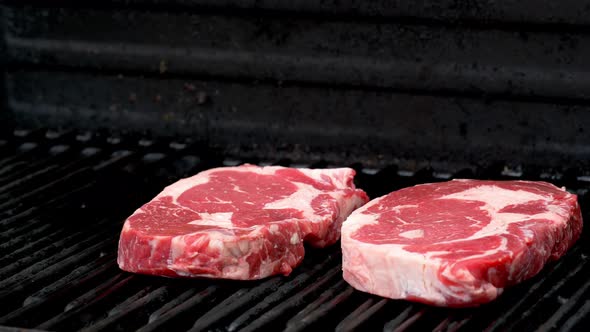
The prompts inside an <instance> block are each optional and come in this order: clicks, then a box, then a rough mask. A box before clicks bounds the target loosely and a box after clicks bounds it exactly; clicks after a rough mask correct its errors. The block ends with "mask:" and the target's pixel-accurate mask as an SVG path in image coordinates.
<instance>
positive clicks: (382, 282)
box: [342, 180, 582, 307]
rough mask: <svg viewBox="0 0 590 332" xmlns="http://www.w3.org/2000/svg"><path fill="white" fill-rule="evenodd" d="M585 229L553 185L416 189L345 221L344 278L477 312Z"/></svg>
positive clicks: (569, 198)
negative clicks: (465, 307) (481, 306)
mask: <svg viewBox="0 0 590 332" xmlns="http://www.w3.org/2000/svg"><path fill="white" fill-rule="evenodd" d="M581 231H582V216H581V213H580V207H579V205H578V202H577V197H576V195H573V194H570V193H568V192H567V191H565V190H563V189H559V188H557V187H555V186H554V185H551V184H549V183H545V182H529V181H478V180H453V181H449V182H442V183H431V184H423V185H418V186H414V187H410V188H405V189H402V190H399V191H395V192H392V193H390V194H388V195H385V196H383V197H380V198H377V199H375V200H373V201H371V202H369V203H368V204H366V205H365V206H363V207H362V208H360V209H358V210H356V211H355V212H353V213H352V214H351V215H350V216H349V217H348V219H347V220H346V221H345V222H344V225H343V227H342V250H343V270H344V279H345V280H346V281H347V282H349V283H350V284H351V285H352V286H353V287H354V288H356V289H359V290H361V291H365V292H369V293H372V294H377V295H381V296H384V297H388V298H393V299H406V300H411V301H418V302H423V303H428V304H433V305H437V306H450V307H464V306H476V305H479V304H482V303H486V302H489V301H491V300H493V299H495V298H496V297H498V296H499V295H500V294H501V293H502V291H503V289H504V288H505V287H507V286H510V285H513V284H515V283H518V282H520V281H523V280H525V279H528V278H530V277H532V276H534V275H535V274H537V273H538V272H539V271H540V270H541V269H542V267H543V265H544V264H545V263H546V262H547V261H550V260H555V259H558V258H559V257H561V256H562V255H563V254H564V253H565V252H566V251H567V250H568V249H569V248H570V247H571V246H572V244H573V243H574V242H575V241H576V240H577V239H578V237H579V236H580V233H581Z"/></svg>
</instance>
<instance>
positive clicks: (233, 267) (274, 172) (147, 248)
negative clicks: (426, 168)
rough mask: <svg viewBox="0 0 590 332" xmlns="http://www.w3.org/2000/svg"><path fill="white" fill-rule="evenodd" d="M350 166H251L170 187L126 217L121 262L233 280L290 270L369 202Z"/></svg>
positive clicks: (140, 269) (133, 267)
mask: <svg viewBox="0 0 590 332" xmlns="http://www.w3.org/2000/svg"><path fill="white" fill-rule="evenodd" d="M354 175H355V172H354V170H352V169H350V168H337V169H323V170H320V169H294V168H285V167H279V166H272V167H258V166H253V165H244V166H239V167H222V168H215V169H211V170H208V171H204V172H201V173H199V174H197V175H195V176H193V177H190V178H186V179H182V180H180V181H178V182H176V183H174V184H172V185H170V186H169V187H166V188H165V189H164V191H162V192H161V193H160V194H159V195H157V196H156V197H155V198H154V199H153V200H151V201H150V202H148V203H147V204H145V205H144V206H142V207H141V208H139V209H138V210H137V211H135V213H133V215H131V216H130V217H129V218H128V219H127V220H126V222H125V224H124V226H123V230H122V232H121V237H120V240H119V252H118V259H117V261H118V263H119V267H120V268H121V269H123V270H126V271H130V272H137V273H144V274H154V275H162V276H170V277H173V276H181V277H213V278H226V279H242V280H245V279H260V278H264V277H267V276H270V275H273V274H284V275H288V274H289V273H290V272H291V270H292V268H294V267H295V266H297V265H298V264H299V263H300V262H301V260H302V259H303V255H304V247H303V242H307V243H309V244H310V245H312V246H316V247H324V246H328V245H331V244H334V243H335V242H336V241H337V240H338V239H339V237H340V227H341V225H342V222H343V221H344V219H346V217H348V215H349V214H350V213H351V212H352V211H353V210H354V209H356V208H358V207H360V206H361V205H363V204H364V203H366V202H367V201H368V198H367V195H366V194H365V193H364V192H363V191H362V190H359V189H355V186H354V184H353V178H354Z"/></svg>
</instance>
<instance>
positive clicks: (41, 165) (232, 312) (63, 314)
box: [0, 131, 590, 331]
mask: <svg viewBox="0 0 590 332" xmlns="http://www.w3.org/2000/svg"><path fill="white" fill-rule="evenodd" d="M16 134H17V135H9V136H6V137H4V142H5V143H4V144H2V145H0V196H1V197H4V199H3V200H2V202H3V203H2V205H1V206H0V226H1V229H2V231H1V232H0V239H1V240H2V245H1V246H0V257H1V258H0V259H1V262H2V265H1V268H0V285H1V286H0V303H2V306H0V325H1V326H5V327H13V328H15V327H18V328H34V329H41V330H59V331H71V330H84V331H115V330H121V331H129V330H135V329H140V330H141V331H166V330H175V331H180V330H191V331H206V330H211V331H252V330H256V329H265V330H273V331H275V330H286V331H303V330H317V329H318V328H321V329H324V330H325V331H331V330H337V331H352V330H355V329H356V330H371V331H372V330H385V331H482V330H486V331H505V330H510V331H533V330H539V331H563V330H565V331H581V330H583V328H584V327H587V326H588V325H587V324H588V323H590V321H589V320H590V315H589V313H588V311H589V310H588V307H589V305H588V300H587V299H588V298H589V297H590V282H589V281H588V278H587V276H588V274H589V273H590V263H589V259H588V255H590V246H589V243H590V242H589V239H588V236H587V234H586V232H584V234H583V236H582V239H580V241H578V243H577V244H576V246H575V247H574V248H572V250H571V251H570V252H569V253H568V254H567V255H566V256H565V257H563V258H562V259H561V260H559V261H558V262H555V263H551V264H548V266H547V267H546V268H545V269H544V270H543V271H542V272H541V273H540V274H539V275H538V276H536V277H534V278H533V279H531V280H529V281H527V282H524V283H522V284H521V285H518V286H515V287H512V288H510V289H508V290H506V292H505V293H504V294H503V295H502V296H501V297H500V299H498V300H497V301H495V302H493V303H491V304H488V305H485V306H482V307H481V308H474V309H454V310H452V309H444V308H434V307H428V306H425V305H421V304H414V303H410V302H405V301H392V300H384V299H381V298H379V297H376V296H371V295H368V294H364V293H361V292H357V291H355V290H353V289H352V288H351V287H350V286H348V285H347V284H346V283H345V282H344V281H343V280H342V278H341V262H340V260H341V255H340V250H339V248H338V245H336V246H333V247H332V248H327V249H324V250H318V249H311V248H308V249H307V253H306V256H305V259H304V262H303V264H302V266H300V267H298V268H297V269H295V271H294V272H293V274H292V275H291V276H289V277H282V276H277V277H272V278H268V279H265V280H261V281H253V282H235V281H234V282H232V281H216V280H180V279H168V278H158V277H149V276H141V275H134V274H130V273H125V272H122V271H120V270H119V269H118V267H117V265H116V261H115V257H116V256H115V255H116V239H117V236H118V233H119V231H120V227H121V226H122V221H123V220H124V218H125V217H126V216H127V215H129V214H130V213H131V212H132V211H133V210H134V209H135V208H137V206H139V205H140V204H141V203H143V202H145V201H146V200H148V199H150V198H151V197H152V196H153V195H155V194H156V193H157V192H158V191H159V190H161V188H162V187H163V186H164V185H166V184H168V183H170V182H172V181H174V180H175V179H177V178H179V177H183V176H187V175H189V174H194V173H196V172H198V171H200V170H203V169H206V168H210V167H213V166H220V165H234V164H239V163H241V162H243V161H244V160H239V159H234V158H232V157H231V156H223V155H219V154H217V153H215V152H214V151H211V150H207V149H205V148H202V147H199V146H195V145H193V144H191V143H190V142H170V141H164V140H158V141H150V140H146V139H142V138H140V137H131V136H124V137H109V136H101V135H99V134H92V135H91V134H78V133H69V132H66V133H59V132H46V131H37V132H28V131H17V132H16ZM248 161H249V162H253V163H258V164H275V163H277V162H279V163H280V164H283V165H292V164H291V163H290V162H289V161H287V160H282V161H275V160H261V159H252V160H248ZM322 165H323V166H326V164H324V163H315V164H314V163H308V164H300V166H322ZM338 165H341V166H345V165H347V163H346V162H344V161H343V162H341V163H339V164H338ZM292 166H293V165H292ZM353 166H354V167H355V168H356V169H357V171H358V176H357V182H358V183H357V184H358V185H359V186H360V187H361V188H363V189H365V190H366V191H367V192H368V193H369V194H370V195H371V197H376V196H378V195H381V194H383V193H386V192H388V191H391V190H394V189H397V188H400V187H404V186H408V185H412V184H415V183H422V182H426V181H441V180H445V179H448V178H449V177H455V176H457V177H475V178H490V179H521V178H522V179H544V180H548V181H551V182H554V183H555V184H557V185H563V186H566V187H567V188H568V189H569V190H571V191H573V192H575V193H577V194H578V195H579V200H580V204H581V206H582V210H583V211H586V208H587V207H588V204H589V203H590V202H589V201H588V198H589V196H588V189H590V181H588V177H586V176H584V175H583V174H577V173H574V172H572V171H567V170H558V169H553V170H549V171H544V170H538V169H530V168H527V167H525V166H523V167H521V168H510V167H506V168H505V167H497V166H494V167H490V168H486V169H477V168H476V169H466V170H461V171H459V172H449V170H447V169H403V168H399V167H395V166H392V167H388V168H383V169H371V168H366V167H363V166H362V165H358V164H357V165H353ZM23 174H25V175H29V176H23ZM14 183H18V185H13V184H14ZM15 188H17V189H15ZM8 196H10V199H7V197H8ZM584 217H585V218H586V219H588V216H587V214H584ZM1 326H0V327H1Z"/></svg>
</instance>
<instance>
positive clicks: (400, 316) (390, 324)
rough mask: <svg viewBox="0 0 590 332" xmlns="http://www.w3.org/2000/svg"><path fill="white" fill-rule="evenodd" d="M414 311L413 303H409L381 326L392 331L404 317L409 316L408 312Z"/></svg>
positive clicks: (384, 329)
mask: <svg viewBox="0 0 590 332" xmlns="http://www.w3.org/2000/svg"><path fill="white" fill-rule="evenodd" d="M413 311H416V309H415V305H413V304H410V305H409V306H408V307H407V308H406V309H404V310H403V311H402V312H401V313H399V314H398V315H397V316H396V317H395V318H394V319H392V320H390V321H389V322H387V323H385V326H384V327H383V331H384V332H385V331H394V330H395V329H396V328H397V327H398V326H400V325H401V324H402V323H403V322H404V321H405V320H406V319H408V318H409V317H410V314H411V313H412V312H413Z"/></svg>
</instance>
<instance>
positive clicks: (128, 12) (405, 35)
mask: <svg viewBox="0 0 590 332" xmlns="http://www.w3.org/2000/svg"><path fill="white" fill-rule="evenodd" d="M583 3H584V2H575V3H574V2H567V4H564V3H563V2H560V4H559V6H557V5H555V6H554V5H550V4H546V3H543V4H536V5H531V2H529V1H524V2H516V1H509V2H502V4H499V3H498V4H495V5H494V6H491V5H490V6H488V5H489V4H488V1H483V2H477V1H476V2H469V5H459V4H458V2H456V1H443V2H441V3H438V2H437V3H436V4H435V3H434V2H427V3H426V4H424V3H422V4H421V5H416V4H414V2H411V3H410V2H406V1H399V2H396V5H395V6H394V5H392V4H391V3H390V2H382V1H380V2H375V3H373V4H371V5H369V3H368V2H359V3H356V2H351V1H339V2H337V1H323V2H313V3H312V2H309V1H299V2H287V1H277V2H270V1H255V2H254V1H244V2H238V1H235V2H233V1H223V2H220V3H218V4H217V5H214V4H213V3H212V2H211V1H176V2H173V3H170V4H169V3H168V2H166V4H167V5H165V4H164V2H161V1H127V2H126V1H119V2H115V3H114V4H113V3H111V2H101V4H98V2H96V3H89V4H86V2H85V4H83V5H80V4H75V3H72V2H69V4H68V5H63V8H57V6H52V7H47V6H46V7H43V5H41V4H40V2H37V5H36V6H24V5H22V4H20V5H19V4H17V3H15V2H13V3H12V5H3V6H2V9H3V11H2V32H3V33H2V44H3V47H4V49H5V52H2V59H3V62H4V64H5V65H6V66H5V67H4V70H5V71H6V74H5V75H4V79H3V84H4V89H2V91H3V93H4V94H5V95H4V97H3V102H4V104H5V106H6V108H7V111H8V112H0V116H1V117H6V118H9V119H11V120H13V121H14V122H16V123H17V124H18V125H19V126H26V127H44V126H52V127H65V128H77V129H84V130H86V129H91V130H97V129H101V128H102V129H107V130H109V131H129V132H136V133H137V132H142V133H149V134H150V135H154V136H184V137H193V138H195V139H198V140H200V141H201V142H203V143H206V144H208V145H210V146H216V147H220V148H222V149H225V151H226V152H231V153H233V152H236V151H239V152H241V153H242V154H243V155H248V153H249V154H250V155H251V156H258V157H264V158H271V157H274V158H276V159H281V158H289V159H292V160H296V159H301V158H303V157H304V158H308V159H312V158H315V159H316V160H320V159H324V160H331V161H338V160H342V158H354V159H355V160H354V161H362V162H363V163H366V164H375V165H377V164H380V165H381V166H383V165H386V164H387V162H388V161H389V160H391V158H394V157H395V158H401V159H406V160H411V161H418V162H424V163H436V162H442V163H448V162H456V163H470V164H479V163H482V162H505V161H507V160H509V161H511V162H512V161H514V162H520V163H530V164H535V163H536V164H541V165H545V166H559V165H563V164H566V165H571V166H576V165H583V166H588V165H590V162H589V161H590V149H589V148H588V144H587V142H588V141H590V131H588V130H587V128H588V126H589V125H590V111H589V110H588V107H589V106H590V81H589V77H590V75H588V73H589V72H590V65H589V63H588V61H587V60H586V59H587V58H589V57H590V29H588V26H586V25H585V24H586V23H585V22H584V20H587V17H590V16H588V15H584V14H583V13H585V12H587V8H586V7H580V6H585V5H583ZM355 5H357V6H358V7H360V8H361V9H360V11H359V12H358V13H357V12H356V11H355V12H354V13H353V11H352V10H351V9H350V8H356V7H355ZM167 6H168V7H167ZM224 6H225V7H224ZM298 6H300V7H298ZM373 6H374V7H373ZM453 6H455V9H453V10H455V14H453V10H451V9H452V8H453ZM386 7H388V8H389V12H388V11H387V10H385V9H386ZM235 8H243V9H244V8H245V9H247V8H251V9H252V10H236V9H235ZM255 8H259V9H260V10H254V9H255ZM265 8H266V9H265ZM298 8H299V9H298ZM330 8H334V12H333V13H332V14H330V15H325V14H321V13H322V12H323V13H327V12H329V11H330ZM346 8H349V9H346ZM362 8H364V9H362ZM404 8H405V9H404ZM428 8H430V9H428ZM445 8H447V9H449V8H450V9H449V10H450V11H449V10H446V9H445ZM525 9H526V10H525ZM367 11H369V12H370V11H374V12H379V13H383V15H384V16H387V17H389V16H391V15H393V16H397V14H394V13H392V12H396V11H400V12H399V13H400V16H403V17H404V18H403V19H398V18H390V19H385V18H383V17H382V18H368V17H366V16H363V15H365V14H368V13H367ZM412 11H415V12H414V14H412V13H413V12H412ZM308 12H315V13H320V14H321V15H309V14H308ZM347 13H348V14H347ZM420 13H422V14H420ZM434 13H438V14H439V15H440V17H441V18H442V20H438V21H437V20H429V19H427V20H424V18H425V17H426V18H428V17H429V16H432V15H434ZM486 13H487V14H486ZM369 14H370V13H369ZM419 14H420V15H419ZM470 15H471V16H472V18H473V19H476V21H477V22H479V23H481V24H477V22H471V21H469V20H467V21H466V22H463V21H461V22H454V21H453V20H450V19H448V18H450V17H453V16H459V17H464V18H468V17H469V16H470ZM369 16H371V15H369ZM490 17H492V18H493V17H495V18H494V19H491V21H492V22H491V23H490V22H488V21H487V18H490ZM502 17H504V18H506V20H508V21H516V22H519V23H518V24H512V23H511V24H504V23H498V22H496V21H495V20H496V19H499V20H501V18H502ZM493 22H496V23H493ZM543 22H545V23H543ZM551 22H553V23H556V22H562V23H563V22H565V23H569V25H568V24H565V26H564V25H559V24H557V25H555V24H553V23H551ZM2 121H3V122H7V121H8V120H2Z"/></svg>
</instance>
